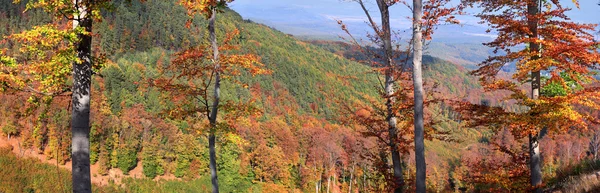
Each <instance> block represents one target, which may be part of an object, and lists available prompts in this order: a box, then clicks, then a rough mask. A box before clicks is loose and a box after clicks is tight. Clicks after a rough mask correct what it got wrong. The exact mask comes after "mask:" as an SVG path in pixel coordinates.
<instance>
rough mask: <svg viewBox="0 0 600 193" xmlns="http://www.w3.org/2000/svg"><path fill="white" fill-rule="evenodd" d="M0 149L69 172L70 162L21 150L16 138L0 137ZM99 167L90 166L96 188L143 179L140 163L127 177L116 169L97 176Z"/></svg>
mask: <svg viewBox="0 0 600 193" xmlns="http://www.w3.org/2000/svg"><path fill="white" fill-rule="evenodd" d="M0 147H12V152H13V153H14V154H15V155H16V156H17V157H18V158H23V157H25V158H35V159H38V160H40V161H41V162H43V163H47V164H51V165H56V166H58V167H60V168H64V169H67V170H69V171H71V169H72V168H71V161H67V162H66V163H65V164H64V165H61V164H59V163H58V162H57V160H56V159H48V157H47V156H46V155H44V154H43V153H38V152H37V151H35V150H34V149H33V148H23V147H21V141H20V139H19V138H17V137H12V138H10V140H8V138H7V137H6V136H1V137H0ZM99 167H100V165H99V163H96V164H93V165H91V167H90V169H91V174H92V183H93V184H95V185H98V186H105V185H108V184H109V183H111V182H112V183H114V184H117V185H121V181H122V180H123V179H124V178H145V176H144V174H143V169H142V163H141V161H138V163H137V166H136V167H135V168H133V169H132V170H131V171H129V174H128V175H125V174H123V172H122V171H121V170H120V169H118V168H113V169H110V170H109V171H108V175H105V176H102V175H99V174H98V169H99ZM176 179H177V178H176V177H175V176H174V175H173V174H169V175H164V176H157V177H156V178H154V181H158V180H176Z"/></svg>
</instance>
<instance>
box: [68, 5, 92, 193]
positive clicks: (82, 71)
mask: <svg viewBox="0 0 600 193" xmlns="http://www.w3.org/2000/svg"><path fill="white" fill-rule="evenodd" d="M74 4H76V5H77V6H78V9H79V15H77V16H75V20H73V28H78V27H82V28H83V29H84V30H85V31H86V32H88V33H87V34H77V36H78V37H79V38H80V39H79V42H77V57H78V58H79V60H80V61H79V62H80V63H77V62H74V63H73V96H72V103H73V104H72V105H73V111H72V113H71V121H72V122H71V132H72V141H71V143H72V144H71V156H72V158H71V159H72V161H73V163H72V178H73V192H76V193H80V192H92V183H91V178H90V95H91V92H90V91H91V90H90V85H91V80H92V61H91V52H92V36H91V33H92V19H91V18H90V16H89V15H88V14H87V12H86V11H87V8H86V7H85V3H84V1H83V0H74Z"/></svg>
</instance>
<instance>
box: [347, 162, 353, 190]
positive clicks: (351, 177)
mask: <svg viewBox="0 0 600 193" xmlns="http://www.w3.org/2000/svg"><path fill="white" fill-rule="evenodd" d="M353 178H354V165H352V172H350V185H349V186H350V188H348V193H352V179H353Z"/></svg>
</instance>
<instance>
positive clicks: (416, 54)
mask: <svg viewBox="0 0 600 193" xmlns="http://www.w3.org/2000/svg"><path fill="white" fill-rule="evenodd" d="M422 15H423V1H422V0H413V84H414V89H415V90H414V95H415V96H414V100H415V112H414V121H415V125H414V126H415V162H416V165H417V166H416V169H417V178H416V183H417V184H416V187H417V192H419V193H424V192H425V180H426V169H427V168H426V163H425V144H424V131H423V95H424V91H423V74H422V65H423V64H422V60H423V33H422V31H421V17H422Z"/></svg>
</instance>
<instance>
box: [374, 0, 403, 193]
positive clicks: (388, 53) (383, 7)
mask: <svg viewBox="0 0 600 193" xmlns="http://www.w3.org/2000/svg"><path fill="white" fill-rule="evenodd" d="M377 5H378V7H379V12H380V13H381V34H379V35H380V36H381V39H382V41H383V50H384V52H385V59H384V65H385V67H386V68H387V69H386V71H385V94H386V98H387V99H386V108H387V122H388V133H389V142H390V143H389V146H390V151H391V154H392V165H393V167H394V168H393V169H394V185H395V188H394V192H395V193H400V192H402V191H403V185H404V176H403V174H402V165H401V164H402V162H401V160H400V153H399V152H398V147H397V145H398V143H397V142H396V138H397V135H398V129H397V120H396V114H395V113H394V109H393V107H394V104H395V103H396V97H394V94H395V92H396V90H395V88H394V82H395V79H394V71H395V66H394V65H393V49H392V35H391V29H390V12H389V5H388V4H387V3H386V1H385V0H377ZM374 27H375V26H374Z"/></svg>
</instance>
